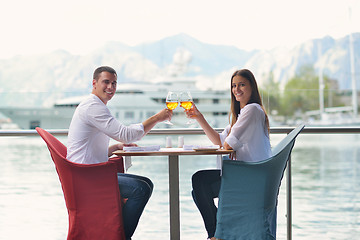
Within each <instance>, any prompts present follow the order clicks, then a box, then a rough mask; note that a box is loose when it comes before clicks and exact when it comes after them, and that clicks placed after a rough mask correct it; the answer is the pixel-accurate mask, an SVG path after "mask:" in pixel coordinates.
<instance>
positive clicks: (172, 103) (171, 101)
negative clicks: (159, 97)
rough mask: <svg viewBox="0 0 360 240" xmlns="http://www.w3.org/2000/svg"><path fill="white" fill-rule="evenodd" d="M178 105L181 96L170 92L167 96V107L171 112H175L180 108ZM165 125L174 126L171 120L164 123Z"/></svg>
mask: <svg viewBox="0 0 360 240" xmlns="http://www.w3.org/2000/svg"><path fill="white" fill-rule="evenodd" d="M178 104H179V96H178V95H177V93H175V92H168V94H167V96H166V107H167V108H168V109H169V110H174V109H175V108H176V107H177V106H178ZM164 123H166V124H169V125H174V124H173V123H172V122H170V121H169V120H166V121H164Z"/></svg>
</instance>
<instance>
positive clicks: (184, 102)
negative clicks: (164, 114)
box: [179, 92, 194, 124]
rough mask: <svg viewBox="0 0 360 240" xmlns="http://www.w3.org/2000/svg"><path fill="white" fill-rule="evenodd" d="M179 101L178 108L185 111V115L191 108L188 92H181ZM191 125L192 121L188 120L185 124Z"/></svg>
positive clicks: (191, 102) (191, 100)
mask: <svg viewBox="0 0 360 240" xmlns="http://www.w3.org/2000/svg"><path fill="white" fill-rule="evenodd" d="M179 101H180V106H181V107H183V108H184V109H185V113H186V115H187V112H188V111H189V110H190V109H191V107H192V106H193V99H192V97H191V94H190V92H181V93H180V94H179ZM192 123H194V120H192V119H190V120H189V121H188V122H187V123H186V124H192Z"/></svg>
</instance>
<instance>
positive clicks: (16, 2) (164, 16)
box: [0, 0, 360, 59]
mask: <svg viewBox="0 0 360 240" xmlns="http://www.w3.org/2000/svg"><path fill="white" fill-rule="evenodd" d="M0 3H1V4H0V6H1V14H0V30H1V35H0V42H1V44H0V59H5V58H10V57H13V56H16V55H33V54H45V53H49V52H52V51H55V50H58V49H64V50H67V51H69V52H71V53H73V54H86V53H88V52H91V51H92V50H94V49H97V48H99V47H101V46H102V45H104V44H105V43H106V42H109V41H118V42H121V43H124V44H127V45H130V46H133V45H137V44H140V43H145V42H152V41H157V40H160V39H162V38H165V37H169V36H173V35H176V34H179V33H185V34H188V35H190V36H192V37H194V38H196V39H198V40H199V41H201V42H204V43H210V44H219V45H232V46H236V47H238V48H240V49H244V50H253V49H272V48H275V47H278V46H285V47H293V46H295V45H297V44H299V43H302V42H304V41H307V40H310V39H315V38H322V37H324V36H331V37H334V38H340V37H344V36H346V35H347V34H349V33H350V32H360V24H359V23H360V1H357V0H331V1H329V0H296V1H295V0H272V1H268V0H248V1H243V0H221V1H219V0H217V1H213V0H177V1H174V0H152V1H150V0H131V1H129V0H126V1H124V0H101V1H99V0H98V1H94V0H61V1H60V0H58V1H53V0H31V1H29V0H0ZM349 9H351V10H349ZM350 11H351V17H349V16H350V14H349V12H350ZM350 19H351V21H350ZM355 23H357V24H355Z"/></svg>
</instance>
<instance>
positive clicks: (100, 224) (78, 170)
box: [36, 128, 125, 240]
mask: <svg viewBox="0 0 360 240" xmlns="http://www.w3.org/2000/svg"><path fill="white" fill-rule="evenodd" d="M36 131H37V132H38V133H39V135H40V136H41V137H42V138H43V140H44V141H45V142H46V144H47V147H48V149H49V151H50V155H51V158H52V160H53V162H54V163H55V167H56V171H57V173H58V176H59V179H60V182H61V187H62V190H63V193H64V198H65V203H66V207H67V210H68V214H69V231H68V238H67V239H68V240H70V239H74V240H75V239H76V240H85V239H86V240H90V239H93V240H97V239H113V240H115V239H116V240H122V239H125V235H124V231H123V220H122V201H121V196H120V191H119V186H118V180H117V164H116V163H115V162H113V161H109V162H105V163H99V164H77V163H73V162H70V161H68V160H67V159H66V152H67V149H66V147H65V145H64V144H62V143H61V142H60V141H59V140H58V139H56V138H55V137H54V136H53V135H52V134H50V133H49V132H47V131H45V130H44V129H41V128H36Z"/></svg>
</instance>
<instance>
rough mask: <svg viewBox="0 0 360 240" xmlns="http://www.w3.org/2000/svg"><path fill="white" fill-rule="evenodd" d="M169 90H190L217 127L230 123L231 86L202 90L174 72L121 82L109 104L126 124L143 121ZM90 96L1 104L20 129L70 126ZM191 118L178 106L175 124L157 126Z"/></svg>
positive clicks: (178, 123) (162, 102)
mask: <svg viewBox="0 0 360 240" xmlns="http://www.w3.org/2000/svg"><path fill="white" fill-rule="evenodd" d="M168 91H176V92H181V91H190V93H191V95H192V97H193V102H194V103H195V104H196V106H197V107H198V108H199V110H200V111H201V112H202V113H203V115H204V116H205V118H206V119H207V120H208V121H209V123H210V124H211V125H212V126H213V127H224V126H226V125H227V124H228V112H229V109H230V94H229V90H227V91H226V90H221V91H217V90H207V91H204V90H200V89H198V88H197V87H196V81H195V80H193V79H191V78H188V77H179V76H173V77H168V78H167V79H166V81H162V82H135V83H119V84H118V88H117V90H116V93H115V95H114V97H113V98H112V99H111V101H109V102H108V104H107V105H108V107H109V109H110V111H111V112H112V114H113V115H114V116H115V117H116V118H117V119H118V120H119V121H121V122H122V123H123V124H125V125H128V124H132V123H139V122H142V121H144V120H145V119H146V118H148V117H150V116H152V115H154V114H155V113H157V112H159V111H160V110H161V109H163V108H165V107H166V104H165V99H166V95H167V93H168ZM87 97H88V95H81V96H76V97H70V98H64V99H60V100H58V101H56V102H55V104H54V105H53V106H52V107H36V108H25V107H24V108H15V107H5V108H0V112H1V113H2V114H3V115H5V116H7V117H8V118H9V119H11V122H12V123H13V124H16V125H17V126H19V128H20V129H35V128H36V127H41V128H45V129H67V128H69V125H70V122H71V119H72V116H73V114H74V111H75V109H76V107H77V106H78V105H79V103H80V102H81V101H82V100H84V99H85V98H87ZM187 121H188V119H186V115H185V113H184V109H183V108H181V107H177V108H176V109H175V110H174V114H173V117H172V120H171V122H172V123H174V125H173V126H170V125H167V124H165V123H159V124H157V125H156V128H169V127H173V128H177V127H178V128H179V127H186V128H189V127H195V125H196V124H197V123H196V122H195V123H194V124H190V125H188V124H186V123H187Z"/></svg>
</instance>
